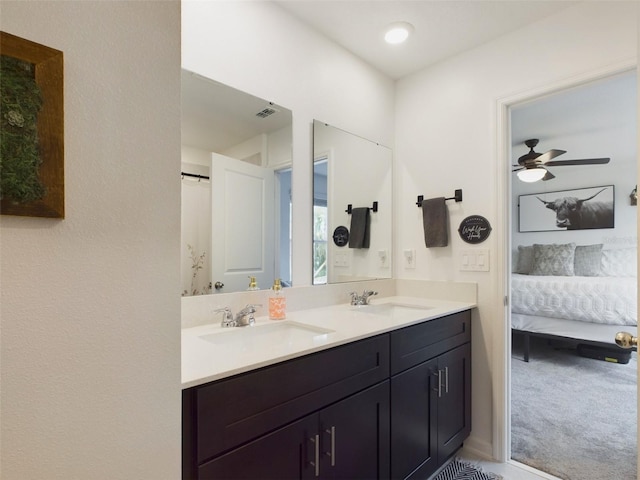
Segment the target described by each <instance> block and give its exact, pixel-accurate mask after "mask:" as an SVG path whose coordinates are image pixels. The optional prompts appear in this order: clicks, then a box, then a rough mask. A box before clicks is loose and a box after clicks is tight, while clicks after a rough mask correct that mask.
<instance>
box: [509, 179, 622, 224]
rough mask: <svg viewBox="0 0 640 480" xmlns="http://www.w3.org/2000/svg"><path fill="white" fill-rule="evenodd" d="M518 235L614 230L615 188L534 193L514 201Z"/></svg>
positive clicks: (606, 186)
mask: <svg viewBox="0 0 640 480" xmlns="http://www.w3.org/2000/svg"><path fill="white" fill-rule="evenodd" d="M518 213H519V215H518V216H519V218H518V231H519V232H555V231H563V230H564V231H571V230H587V229H595V228H614V226H615V187H614V186H613V185H603V186H599V187H587V188H578V189H574V190H560V191H555V192H544V193H534V194H527V195H520V196H519V197H518Z"/></svg>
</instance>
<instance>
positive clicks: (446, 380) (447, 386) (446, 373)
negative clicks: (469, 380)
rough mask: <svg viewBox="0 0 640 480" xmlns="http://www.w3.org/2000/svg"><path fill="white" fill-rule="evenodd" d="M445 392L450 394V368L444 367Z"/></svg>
mask: <svg viewBox="0 0 640 480" xmlns="http://www.w3.org/2000/svg"><path fill="white" fill-rule="evenodd" d="M444 391H445V393H449V367H444Z"/></svg>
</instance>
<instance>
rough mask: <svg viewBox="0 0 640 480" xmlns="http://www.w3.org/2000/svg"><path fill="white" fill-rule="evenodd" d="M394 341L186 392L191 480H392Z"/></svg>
mask: <svg viewBox="0 0 640 480" xmlns="http://www.w3.org/2000/svg"><path fill="white" fill-rule="evenodd" d="M388 379H389V339H388V336H387V335H379V336H376V337H372V338H368V339H366V340H361V341H358V342H353V343H350V344H347V345H344V346H340V347H335V348H331V349H329V350H325V351H322V352H318V353H315V354H311V355H307V356H304V357H300V358H297V359H293V360H289V361H286V362H282V363H278V364H275V365H272V366H269V367H265V368H262V369H258V370H253V371H251V372H248V373H245V374H241V375H237V376H234V377H231V378H228V379H224V380H220V381H217V382H212V383H210V384H206V385H202V386H198V387H193V388H190V389H187V390H183V392H182V402H183V414H182V430H183V464H182V467H183V468H182V472H183V473H182V476H183V479H241V478H242V479H257V478H259V479H266V478H274V479H292V478H344V479H357V478H363V479H364V478H366V479H375V478H381V479H382V478H388V476H389V380H388Z"/></svg>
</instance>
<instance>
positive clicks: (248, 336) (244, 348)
mask: <svg viewBox="0 0 640 480" xmlns="http://www.w3.org/2000/svg"><path fill="white" fill-rule="evenodd" d="M475 306H476V304H475V303H470V302H455V301H446V300H434V299H425V298H415V297H386V298H379V299H375V300H372V301H371V305H369V306H364V307H354V306H351V305H348V304H341V305H333V306H329V307H322V308H314V309H309V310H298V311H294V312H287V319H286V320H269V318H268V317H256V323H255V325H254V326H252V327H231V328H222V327H221V326H220V323H219V322H218V321H216V323H214V324H210V325H202V326H198V327H192V328H185V329H183V330H182V388H183V389H185V388H189V387H193V386H196V385H202V384H204V383H207V382H210V381H213V380H220V379H222V378H226V377H230V376H232V375H236V374H239V373H244V372H248V371H250V370H253V369H256V368H260V367H264V366H267V365H271V364H274V363H278V362H282V361H285V360H290V359H292V358H296V357H300V356H302V355H307V354H310V353H314V352H319V351H321V350H325V349H327V348H332V347H337V346H339V345H343V344H346V343H349V342H353V341H355V340H361V339H364V338H367V337H372V336H374V335H379V334H382V333H386V332H390V331H392V330H396V329H398V328H402V327H406V326H409V325H413V324H416V323H420V322H423V321H425V320H431V319H434V318H438V317H442V316H445V315H450V314H452V313H457V312H460V311H463V310H469V309H470V308H473V307H475Z"/></svg>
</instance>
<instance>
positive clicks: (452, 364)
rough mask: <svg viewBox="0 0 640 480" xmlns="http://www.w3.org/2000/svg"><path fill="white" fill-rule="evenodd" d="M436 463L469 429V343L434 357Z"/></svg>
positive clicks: (444, 457) (458, 444) (456, 445)
mask: <svg viewBox="0 0 640 480" xmlns="http://www.w3.org/2000/svg"><path fill="white" fill-rule="evenodd" d="M438 370H439V371H440V375H441V378H440V381H441V385H440V392H441V396H440V398H439V399H438V463H439V464H440V463H442V462H443V461H444V460H446V459H447V458H448V457H450V456H451V455H452V454H453V453H454V452H455V451H456V450H457V449H458V448H459V447H460V446H461V445H462V442H463V441H464V439H465V438H467V437H468V436H469V433H470V432H471V344H470V343H466V344H464V345H461V346H459V347H457V348H455V349H453V350H451V351H450V352H447V353H445V354H444V355H441V356H440V357H438Z"/></svg>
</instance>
